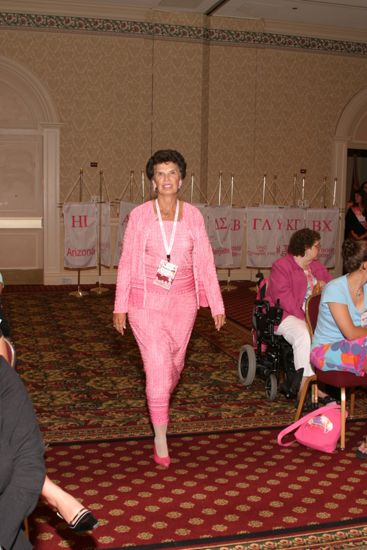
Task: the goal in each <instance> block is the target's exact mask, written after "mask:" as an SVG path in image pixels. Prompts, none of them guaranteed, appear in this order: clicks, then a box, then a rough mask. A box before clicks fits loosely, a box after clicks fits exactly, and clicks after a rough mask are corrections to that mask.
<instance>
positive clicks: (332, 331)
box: [312, 275, 367, 348]
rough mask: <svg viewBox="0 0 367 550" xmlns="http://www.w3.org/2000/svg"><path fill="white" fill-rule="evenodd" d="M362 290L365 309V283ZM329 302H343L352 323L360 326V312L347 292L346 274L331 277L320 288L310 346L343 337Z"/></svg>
mask: <svg viewBox="0 0 367 550" xmlns="http://www.w3.org/2000/svg"><path fill="white" fill-rule="evenodd" d="M363 290H364V307H365V309H367V284H365V285H364V288H363ZM329 302H334V303H336V304H345V305H346V306H347V307H348V310H349V314H350V316H351V318H352V321H353V324H354V325H355V326H357V327H360V326H361V312H360V311H359V310H358V309H357V308H356V306H355V305H354V303H353V300H352V296H351V295H350V292H349V287H348V278H347V275H343V276H342V277H338V278H337V279H333V280H332V281H330V282H329V283H328V284H327V285H325V286H324V288H323V290H322V294H321V300H320V307H319V314H318V317H317V325H316V330H315V334H314V336H313V338H312V348H314V347H316V346H319V345H320V344H329V343H331V342H338V341H339V340H344V339H345V336H344V335H343V333H342V332H341V331H340V330H339V327H338V325H337V324H336V322H335V320H334V317H333V316H332V314H331V312H330V308H329Z"/></svg>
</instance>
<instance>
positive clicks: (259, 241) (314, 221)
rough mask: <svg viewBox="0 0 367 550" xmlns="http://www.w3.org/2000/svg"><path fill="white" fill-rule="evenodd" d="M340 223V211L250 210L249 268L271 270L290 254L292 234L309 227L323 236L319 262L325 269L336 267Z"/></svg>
mask: <svg viewBox="0 0 367 550" xmlns="http://www.w3.org/2000/svg"><path fill="white" fill-rule="evenodd" d="M338 221H339V212H338V209H337V208H332V209H326V208H320V209H312V208H310V209H301V208H291V207H290V208H288V207H284V208H279V207H276V206H274V207H273V206H264V207H257V208H247V265H248V266H250V267H271V265H272V263H273V262H274V261H275V260H277V259H278V258H280V257H281V256H284V255H285V254H287V248H288V242H289V239H290V237H291V235H292V233H294V232H295V231H298V229H302V228H303V227H309V228H310V229H314V230H315V231H318V232H319V233H320V235H321V249H320V254H319V259H320V261H321V262H322V263H323V264H324V265H325V266H326V267H333V266H334V265H335V248H336V236H337V230H338Z"/></svg>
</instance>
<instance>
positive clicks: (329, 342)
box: [311, 239, 367, 458]
mask: <svg viewBox="0 0 367 550" xmlns="http://www.w3.org/2000/svg"><path fill="white" fill-rule="evenodd" d="M342 256H343V263H344V270H345V272H346V274H345V275H342V276H341V277H338V278H337V279H334V280H333V281H331V282H330V283H328V284H327V285H326V286H325V288H324V290H323V292H322V295H321V301H320V306H319V314H318V318H317V326H316V330H315V334H314V337H313V339H312V349H311V361H312V364H313V365H314V366H315V367H316V368H318V369H322V370H325V371H327V370H336V371H345V372H350V373H352V374H355V375H356V376H364V375H365V373H366V372H367V286H366V285H367V241H363V240H360V241H357V240H355V239H347V240H345V241H344V243H343V247H342ZM357 456H359V457H360V458H367V447H366V445H365V444H364V443H363V444H362V445H361V447H360V448H359V450H358V451H357Z"/></svg>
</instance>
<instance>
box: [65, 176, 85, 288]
mask: <svg viewBox="0 0 367 550" xmlns="http://www.w3.org/2000/svg"><path fill="white" fill-rule="evenodd" d="M83 180H84V173H83V168H81V169H80V173H79V202H82V200H83ZM87 294H88V292H87V291H84V290H82V289H81V286H80V268H78V286H77V289H76V290H74V291H72V292H69V295H70V296H75V297H76V298H83V296H86V295H87Z"/></svg>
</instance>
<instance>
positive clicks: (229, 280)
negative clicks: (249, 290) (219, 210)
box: [218, 172, 237, 292]
mask: <svg viewBox="0 0 367 550" xmlns="http://www.w3.org/2000/svg"><path fill="white" fill-rule="evenodd" d="M230 193H231V194H230V201H229V204H230V207H231V208H232V207H233V193H234V176H233V174H232V175H231V187H230ZM221 200H222V172H219V188H218V204H219V206H221ZM236 288H237V286H236V285H232V284H231V268H230V267H228V268H227V284H226V286H224V287H223V288H222V292H230V291H231V290H235V289H236Z"/></svg>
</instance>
